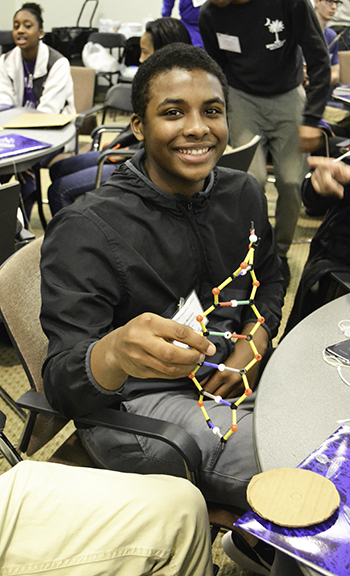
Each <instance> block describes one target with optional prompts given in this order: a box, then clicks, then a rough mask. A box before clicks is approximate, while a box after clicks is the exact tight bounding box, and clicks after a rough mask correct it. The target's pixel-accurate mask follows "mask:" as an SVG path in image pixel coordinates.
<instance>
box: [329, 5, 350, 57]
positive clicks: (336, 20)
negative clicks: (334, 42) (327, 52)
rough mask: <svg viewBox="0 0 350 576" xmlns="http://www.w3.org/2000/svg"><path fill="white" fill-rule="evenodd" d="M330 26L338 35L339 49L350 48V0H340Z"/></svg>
mask: <svg viewBox="0 0 350 576" xmlns="http://www.w3.org/2000/svg"><path fill="white" fill-rule="evenodd" d="M330 27H331V28H332V30H334V32H335V33H336V34H337V35H338V34H339V35H340V36H339V38H338V41H339V50H350V0H342V1H341V2H339V4H338V10H337V11H336V13H335V14H334V16H333V19H332V22H331V23H330Z"/></svg>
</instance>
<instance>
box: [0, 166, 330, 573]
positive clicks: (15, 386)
mask: <svg viewBox="0 0 350 576" xmlns="http://www.w3.org/2000/svg"><path fill="white" fill-rule="evenodd" d="M44 172H45V171H44ZM47 178H48V176H47V174H45V173H44V175H43V189H46V188H47V183H48V180H47ZM267 197H268V204H269V216H270V218H271V222H272V223H273V214H274V208H275V202H276V191H275V188H274V186H273V184H272V183H270V184H268V185H267ZM44 208H45V214H46V216H47V219H49V218H50V212H49V208H48V206H47V205H45V207H44ZM319 224H320V220H317V219H311V218H309V217H307V216H305V214H304V213H302V214H301V216H300V218H299V222H298V228H297V231H296V235H295V241H294V243H293V246H292V247H291V249H290V252H289V264H290V269H291V282H290V286H289V288H288V292H287V295H286V299H285V304H284V308H283V321H282V324H281V328H280V331H279V335H278V336H277V338H276V341H275V342H274V344H275V345H277V343H278V339H279V337H280V335H281V334H282V333H283V329H284V326H285V323H286V320H287V318H288V315H289V312H290V310H291V307H292V304H293V299H294V294H295V292H296V289H297V286H298V283H299V279H300V275H301V272H302V269H303V266H304V263H305V260H306V258H307V254H308V250H309V241H310V238H311V237H312V236H313V234H314V232H315V230H316V228H317V227H318V226H319ZM31 226H32V229H33V231H34V233H35V235H36V236H39V235H42V234H43V231H42V229H41V226H40V221H39V219H38V215H37V211H36V210H35V209H34V211H33V215H32V219H31ZM0 386H1V387H3V388H4V389H5V390H6V391H7V392H8V393H9V394H10V395H11V396H12V397H13V398H14V399H17V398H19V396H21V395H22V394H23V393H24V392H25V391H26V390H27V389H28V387H29V386H28V383H27V379H26V376H25V373H24V371H23V369H22V367H21V365H20V364H19V361H18V359H17V357H16V354H15V352H14V350H13V348H12V346H11V344H10V342H9V340H8V338H7V336H6V334H5V332H4V329H3V326H1V325H0ZM0 409H1V410H2V411H3V412H5V414H6V415H7V423H6V427H5V432H6V433H7V435H8V437H9V438H10V440H11V441H12V442H13V443H14V444H17V442H18V439H19V437H20V434H21V430H22V421H21V420H20V419H19V417H18V416H16V415H15V414H14V412H13V411H12V410H11V409H10V408H9V407H8V405H7V404H6V403H5V402H4V400H3V399H2V398H0ZM73 429H74V427H73V425H72V424H69V425H68V427H66V429H65V430H64V431H63V432H61V433H60V434H59V435H58V436H57V437H56V438H55V439H53V440H52V441H51V442H50V444H49V445H47V446H46V447H45V448H43V449H42V450H40V451H39V452H38V453H37V454H35V456H34V457H33V459H35V460H47V459H48V458H49V457H50V455H51V454H52V453H53V452H54V451H55V450H56V448H57V447H58V446H59V445H60V444H61V443H62V442H63V441H64V440H65V439H66V438H67V437H68V436H69V435H70V434H71V432H72V430H73ZM9 467H10V466H9V464H8V463H7V462H6V461H5V459H4V458H0V473H3V472H4V471H6V470H8V469H9ZM221 537H222V534H221V533H220V534H219V536H218V537H217V539H216V541H215V543H214V546H213V559H214V562H215V563H216V564H217V565H219V566H220V571H219V576H254V575H253V574H252V573H251V572H248V571H245V570H242V569H241V568H239V567H238V566H237V565H236V564H235V563H233V562H231V561H230V559H229V558H228V557H227V556H226V555H225V553H224V552H223V550H222V548H221V546H220V540H221Z"/></svg>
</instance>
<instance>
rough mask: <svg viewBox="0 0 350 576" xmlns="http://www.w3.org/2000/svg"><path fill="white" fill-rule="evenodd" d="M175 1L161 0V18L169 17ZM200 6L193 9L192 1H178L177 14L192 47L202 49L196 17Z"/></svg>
mask: <svg viewBox="0 0 350 576" xmlns="http://www.w3.org/2000/svg"><path fill="white" fill-rule="evenodd" d="M174 4H175V0H163V8H162V16H163V18H167V17H169V16H171V12H172V10H173V7H174ZM199 10H200V6H199V7H198V8H195V7H194V6H193V4H192V0H180V3H179V12H180V17H181V21H182V22H183V24H185V26H186V28H187V30H188V32H189V34H190V36H191V40H192V44H193V46H199V47H200V48H203V41H202V37H201V35H200V32H199V26H198V15H199Z"/></svg>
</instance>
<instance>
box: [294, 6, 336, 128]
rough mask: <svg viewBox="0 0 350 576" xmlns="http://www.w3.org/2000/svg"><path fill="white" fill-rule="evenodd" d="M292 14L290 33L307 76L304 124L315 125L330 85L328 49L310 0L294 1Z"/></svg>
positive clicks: (323, 106) (321, 112) (325, 101)
mask: <svg viewBox="0 0 350 576" xmlns="http://www.w3.org/2000/svg"><path fill="white" fill-rule="evenodd" d="M291 16H292V23H293V33H294V34H295V38H296V41H297V42H298V44H299V45H300V46H301V49H302V51H303V55H304V58H305V61H306V65H307V72H308V76H309V86H308V88H307V94H306V96H307V100H306V106H305V109H304V118H303V124H304V125H306V126H317V122H318V120H319V119H320V118H322V115H323V111H324V108H325V106H326V103H327V99H328V95H329V90H330V85H331V67H330V59H329V53H328V48H327V44H326V41H325V37H324V34H323V32H322V29H321V27H320V24H319V22H318V19H317V16H316V13H315V10H314V8H313V7H312V5H311V3H310V1H309V0H297V1H296V2H295V5H294V9H293V12H292V15H291Z"/></svg>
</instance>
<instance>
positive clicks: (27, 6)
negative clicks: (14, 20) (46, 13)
mask: <svg viewBox="0 0 350 576" xmlns="http://www.w3.org/2000/svg"><path fill="white" fill-rule="evenodd" d="M21 10H27V11H28V12H30V13H31V14H33V16H35V18H36V19H37V21H38V23H39V28H40V29H44V21H43V9H42V7H41V6H39V4H37V3H36V2H25V3H24V4H23V5H22V6H21V8H20V9H19V10H17V11H16V12H15V16H16V14H18V12H21Z"/></svg>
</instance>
